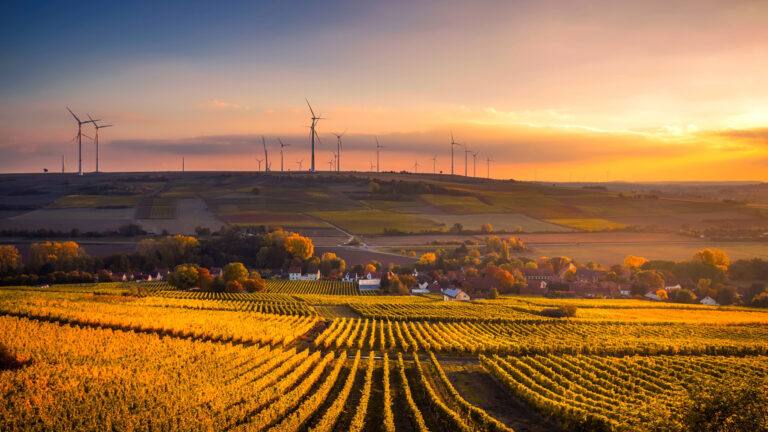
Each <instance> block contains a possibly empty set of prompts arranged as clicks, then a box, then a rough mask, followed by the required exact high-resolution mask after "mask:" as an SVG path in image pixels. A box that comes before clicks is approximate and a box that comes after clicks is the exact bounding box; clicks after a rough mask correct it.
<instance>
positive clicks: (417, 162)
mask: <svg viewBox="0 0 768 432" xmlns="http://www.w3.org/2000/svg"><path fill="white" fill-rule="evenodd" d="M413 173H414V174H418V173H419V161H418V160H416V161H414V162H413Z"/></svg>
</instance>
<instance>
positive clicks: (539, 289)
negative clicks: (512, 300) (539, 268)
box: [520, 279, 547, 295]
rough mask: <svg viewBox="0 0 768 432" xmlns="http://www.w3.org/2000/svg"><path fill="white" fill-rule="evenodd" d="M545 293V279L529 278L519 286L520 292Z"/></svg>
mask: <svg viewBox="0 0 768 432" xmlns="http://www.w3.org/2000/svg"><path fill="white" fill-rule="evenodd" d="M546 293H547V281H545V280H535V279H534V280H529V281H528V283H527V284H526V285H525V286H524V287H522V288H520V294H534V295H544V294H546Z"/></svg>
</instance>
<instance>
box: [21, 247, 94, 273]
mask: <svg viewBox="0 0 768 432" xmlns="http://www.w3.org/2000/svg"><path fill="white" fill-rule="evenodd" d="M82 257H85V250H83V248H81V247H80V246H79V245H78V244H77V243H75V242H72V241H68V242H62V243H59V242H50V241H48V242H43V243H32V246H31V248H30V252H29V265H30V267H32V268H35V269H38V270H39V269H44V267H47V270H48V271H54V270H62V271H70V270H74V269H76V268H77V267H78V263H79V262H80V258H82ZM43 271H44V270H43Z"/></svg>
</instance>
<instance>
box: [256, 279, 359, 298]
mask: <svg viewBox="0 0 768 432" xmlns="http://www.w3.org/2000/svg"><path fill="white" fill-rule="evenodd" d="M265 283H266V284H267V289H266V292H268V293H278V294H321V295H360V290H359V289H358V288H357V284H356V283H354V282H341V281H325V280H322V281H291V280H268V281H265Z"/></svg>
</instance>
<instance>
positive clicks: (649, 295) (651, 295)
mask: <svg viewBox="0 0 768 432" xmlns="http://www.w3.org/2000/svg"><path fill="white" fill-rule="evenodd" d="M643 297H645V298H646V299H648V300H653V301H661V299H660V298H659V296H657V295H656V293H655V292H649V293H646V294H645V295H644V296H643Z"/></svg>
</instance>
